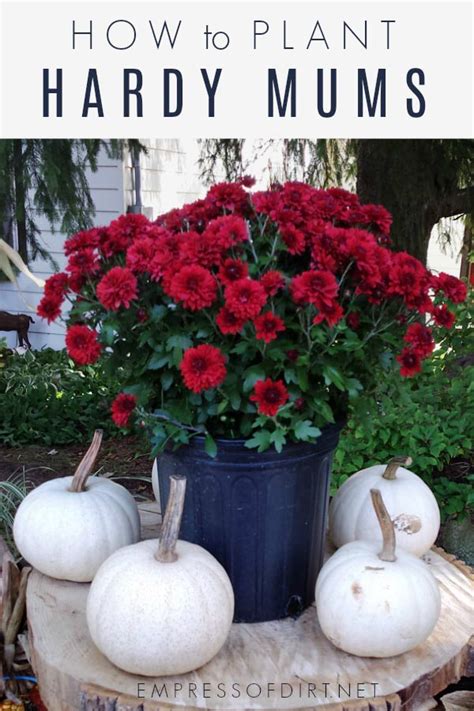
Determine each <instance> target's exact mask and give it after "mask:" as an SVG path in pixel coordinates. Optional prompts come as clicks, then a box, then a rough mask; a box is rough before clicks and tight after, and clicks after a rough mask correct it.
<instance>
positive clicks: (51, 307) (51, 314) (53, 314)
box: [36, 294, 63, 323]
mask: <svg viewBox="0 0 474 711" xmlns="http://www.w3.org/2000/svg"><path fill="white" fill-rule="evenodd" d="M62 303H63V297H62V296H56V295H54V294H51V296H49V295H48V294H45V295H44V296H43V298H42V299H41V301H40V302H39V304H38V308H37V309H36V313H37V314H38V316H41V318H44V319H46V320H47V322H48V323H51V321H55V320H56V319H57V318H58V317H59V316H60V315H61V306H62Z"/></svg>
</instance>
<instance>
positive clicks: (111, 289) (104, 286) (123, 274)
mask: <svg viewBox="0 0 474 711" xmlns="http://www.w3.org/2000/svg"><path fill="white" fill-rule="evenodd" d="M136 297H137V279H136V277H135V276H134V275H133V273H132V272H131V271H130V269H127V268H126V267H113V268H112V269H110V271H108V272H107V274H105V276H103V277H102V279H101V280H100V282H99V283H98V284H97V298H98V299H99V301H100V303H101V304H102V306H104V307H105V308H106V309H108V310H109V311H118V309H119V308H120V307H121V306H124V307H125V308H126V309H128V307H129V306H130V302H131V301H133V299H135V298H136Z"/></svg>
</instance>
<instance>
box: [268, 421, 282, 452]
mask: <svg viewBox="0 0 474 711" xmlns="http://www.w3.org/2000/svg"><path fill="white" fill-rule="evenodd" d="M270 442H271V443H272V444H274V445H275V449H276V451H277V452H278V454H280V452H281V450H282V449H283V445H284V444H286V437H285V432H284V430H282V429H281V427H278V429H276V430H275V431H274V432H272V433H271V435H270Z"/></svg>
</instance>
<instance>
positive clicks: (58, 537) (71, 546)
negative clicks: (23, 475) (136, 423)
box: [13, 431, 140, 583]
mask: <svg viewBox="0 0 474 711" xmlns="http://www.w3.org/2000/svg"><path fill="white" fill-rule="evenodd" d="M101 440H102V433H101V432H100V431H97V432H96V433H95V435H94V440H93V442H92V444H91V446H90V448H89V450H88V451H87V453H86V455H85V456H84V459H83V460H82V462H81V463H80V465H79V466H78V468H77V470H76V473H75V474H74V476H73V477H72V476H67V477H63V478H60V479H52V480H50V481H47V482H45V483H44V484H41V485H40V486H38V487H37V488H36V489H34V490H33V491H32V492H31V493H30V494H28V496H26V497H25V499H24V500H23V501H22V503H21V504H20V506H19V508H18V511H17V513H16V516H15V521H14V524H13V536H14V539H15V543H16V546H17V548H18V550H19V552H20V553H21V555H22V556H23V558H25V560H27V561H28V563H30V564H31V565H32V566H33V567H35V568H36V569H37V570H39V571H40V572H41V573H44V574H45V575H49V576H50V577H52V578H58V579H59V580H72V581H74V582H78V583H84V582H90V581H91V580H92V578H93V577H94V575H95V574H96V572H97V570H98V569H99V567H100V565H101V564H102V563H103V562H104V560H106V559H107V558H108V557H109V556H110V555H111V554H112V553H114V552H115V551H116V550H117V549H118V548H121V547H122V546H127V545H130V544H131V543H135V542H136V541H138V540H139V538H140V518H139V514H138V509H137V505H136V503H135V500H134V498H133V496H132V495H131V494H130V493H129V492H128V491H127V490H126V489H125V488H124V487H123V486H120V485H119V484H116V483H115V482H113V481H110V480H109V479H105V478H102V477H96V476H94V477H90V478H89V474H90V472H91V470H92V467H93V465H94V461H95V458H96V456H97V454H98V451H99V449H100V444H101Z"/></svg>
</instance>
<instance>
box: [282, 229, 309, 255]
mask: <svg viewBox="0 0 474 711" xmlns="http://www.w3.org/2000/svg"><path fill="white" fill-rule="evenodd" d="M280 234H281V238H282V240H283V242H284V243H285V244H286V246H287V249H288V251H289V253H290V254H302V253H303V252H304V251H305V249H306V239H305V236H304V234H303V232H301V230H298V229H297V228H296V227H295V226H294V225H291V224H290V225H282V226H281V227H280Z"/></svg>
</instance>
